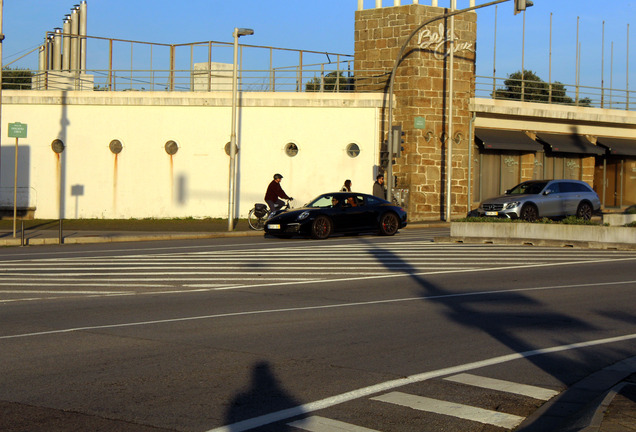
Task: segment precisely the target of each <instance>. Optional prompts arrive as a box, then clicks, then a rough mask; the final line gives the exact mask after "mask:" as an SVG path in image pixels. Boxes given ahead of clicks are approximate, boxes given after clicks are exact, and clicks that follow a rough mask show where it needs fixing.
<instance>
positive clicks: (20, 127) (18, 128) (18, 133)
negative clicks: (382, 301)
mask: <svg viewBox="0 0 636 432" xmlns="http://www.w3.org/2000/svg"><path fill="white" fill-rule="evenodd" d="M26 137H27V125H26V124H25V123H20V122H16V123H9V138H15V168H14V171H13V174H14V175H13V238H15V221H16V219H17V215H18V139H19V138H26Z"/></svg>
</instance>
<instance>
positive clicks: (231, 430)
mask: <svg viewBox="0 0 636 432" xmlns="http://www.w3.org/2000/svg"><path fill="white" fill-rule="evenodd" d="M634 339H636V333H632V334H627V335H623V336H616V337H612V338H605V339H596V340H591V341H586V342H577V343H573V344H567V345H557V346H553V347H549V348H540V349H536V350H531V351H524V352H520V353H514V354H507V355H503V356H498V357H492V358H489V359H486V360H479V361H476V362H472V363H465V364H463V365H457V366H452V367H449V368H444V369H438V370H434V371H429V372H423V373H419V374H415V375H410V376H408V377H405V378H398V379H395V380H391V381H385V382H382V383H379V384H375V385H371V386H368V387H363V388H359V389H356V390H351V391H348V392H345V393H341V394H339V395H335V396H331V397H328V398H325V399H321V400H318V401H314V402H309V403H306V404H304V405H299V406H296V407H292V408H288V409H285V410H281V411H275V412H272V413H269V414H265V415H262V416H258V417H254V418H251V419H247V420H243V421H240V422H237V423H232V424H229V425H225V426H221V427H217V428H214V429H210V430H208V431H207V432H241V431H246V430H249V429H253V428H256V427H260V426H265V425H268V424H271V423H275V422H278V421H284V420H287V419H290V418H293V417H296V416H300V415H306V414H307V413H309V412H314V411H318V410H322V409H326V408H330V407H332V406H335V405H340V404H342V403H345V402H349V401H352V400H356V399H360V398H363V397H368V396H371V395H373V394H377V393H382V392H386V391H389V390H394V389H396V388H399V387H403V386H406V385H409V384H415V383H420V382H423V381H427V380H430V379H433V378H440V377H443V376H446V375H452V374H458V373H462V372H467V371H470V370H475V369H481V368H483V367H488V366H494V365H498V364H502V363H507V362H510V361H513V360H520V359H524V358H529V357H534V356H539V355H545V354H554V353H557V352H563V351H570V350H576V349H581V348H589V347H593V346H597V345H606V344H611V343H616V342H625V341H629V340H634Z"/></svg>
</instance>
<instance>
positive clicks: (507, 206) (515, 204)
mask: <svg viewBox="0 0 636 432" xmlns="http://www.w3.org/2000/svg"><path fill="white" fill-rule="evenodd" d="M519 204H521V203H520V202H519V201H514V202H510V203H508V204H506V205H505V206H504V209H506V210H507V209H511V208H515V207H519Z"/></svg>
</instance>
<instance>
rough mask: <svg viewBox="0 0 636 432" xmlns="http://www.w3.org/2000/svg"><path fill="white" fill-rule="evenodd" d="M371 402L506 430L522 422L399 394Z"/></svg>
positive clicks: (456, 405)
mask: <svg viewBox="0 0 636 432" xmlns="http://www.w3.org/2000/svg"><path fill="white" fill-rule="evenodd" d="M371 400H376V401H380V402H387V403H391V404H394V405H400V406H405V407H408V408H413V409H416V410H419V411H426V412H432V413H435V414H442V415H446V416H452V417H456V418H461V419H464V420H471V421H475V422H478V423H482V424H489V425H493V426H498V427H501V428H506V429H512V428H514V427H516V426H518V425H519V424H520V423H521V422H522V421H523V420H524V417H519V416H516V415H512V414H506V413H502V412H499V411H492V410H487V409H483V408H477V407H473V406H470V405H463V404H459V403H454V402H447V401H443V400H438V399H431V398H427V397H422V396H415V395H410V394H407V393H401V392H391V393H387V394H384V395H381V396H377V397H374V398H371Z"/></svg>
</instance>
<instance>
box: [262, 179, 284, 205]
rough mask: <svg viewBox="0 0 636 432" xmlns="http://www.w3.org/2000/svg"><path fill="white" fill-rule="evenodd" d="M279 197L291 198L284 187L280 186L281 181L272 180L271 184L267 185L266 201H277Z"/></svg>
mask: <svg viewBox="0 0 636 432" xmlns="http://www.w3.org/2000/svg"><path fill="white" fill-rule="evenodd" d="M278 197H281V198H285V199H289V197H288V196H287V194H286V193H285V191H284V190H283V188H282V187H280V183H279V182H277V181H276V180H272V182H271V183H270V184H269V186H267V192H265V201H276V200H277V199H278Z"/></svg>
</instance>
